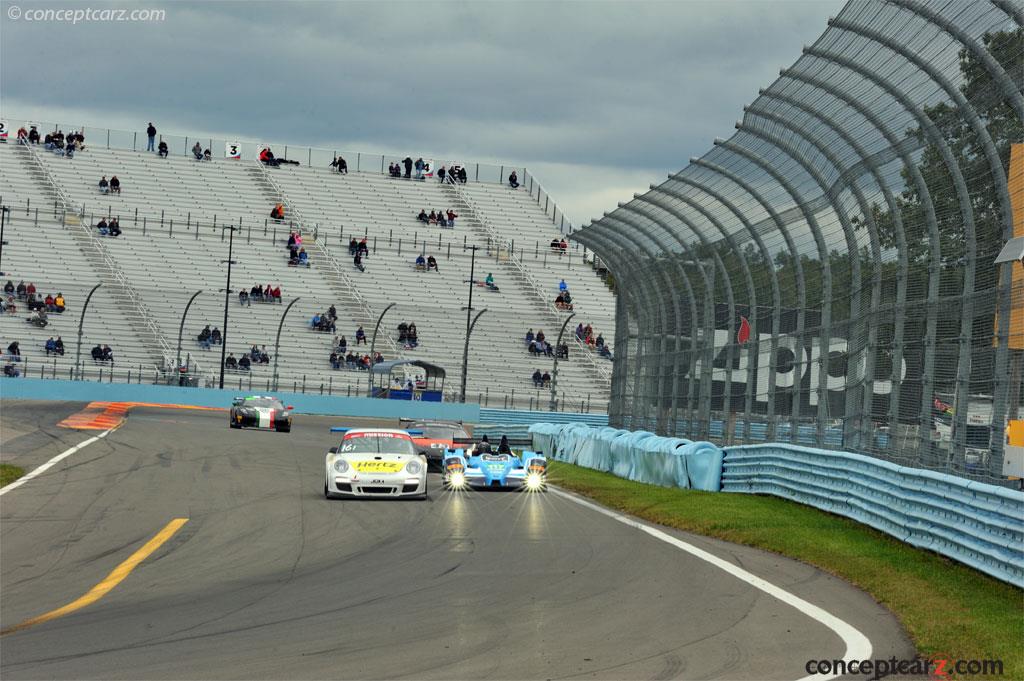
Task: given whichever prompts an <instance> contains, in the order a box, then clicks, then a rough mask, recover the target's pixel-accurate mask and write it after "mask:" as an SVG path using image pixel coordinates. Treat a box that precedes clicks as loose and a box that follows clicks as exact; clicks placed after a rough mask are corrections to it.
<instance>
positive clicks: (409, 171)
mask: <svg viewBox="0 0 1024 681" xmlns="http://www.w3.org/2000/svg"><path fill="white" fill-rule="evenodd" d="M422 160H423V159H420V161H421V162H422ZM402 165H404V166H405V179H407V180H408V179H409V178H410V177H412V159H411V158H409V157H408V156H406V157H405V160H404V161H402Z"/></svg>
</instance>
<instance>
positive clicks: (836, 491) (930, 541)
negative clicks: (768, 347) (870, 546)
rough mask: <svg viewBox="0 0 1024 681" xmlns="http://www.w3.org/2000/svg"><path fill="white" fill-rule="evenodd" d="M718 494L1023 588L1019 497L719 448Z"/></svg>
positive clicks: (881, 470)
mask: <svg viewBox="0 0 1024 681" xmlns="http://www.w3.org/2000/svg"><path fill="white" fill-rule="evenodd" d="M722 491H724V492H744V493H750V494H772V495H775V496H779V497H783V498H786V499H790V500H792V501H797V502H800V503H802V504H807V505H809V506H814V507H815V508H820V509H822V510H825V511H828V512H830V513H835V514H837V515H842V516H845V517H847V518H852V519H854V520H856V521H858V522H861V523H864V524H865V525H870V526H871V527H874V528H875V529H877V530H880V531H882V532H885V533H886V534H890V535H892V536H894V537H896V538H897V539H900V540H901V541H904V542H906V543H908V544H911V545H913V546H918V547H921V548H926V549H930V550H932V551H935V552H936V553H940V554H942V555H944V556H946V557H948V558H952V559H953V560H956V561H959V562H961V563H964V564H966V565H970V566H971V567H973V568H975V569H977V570H980V571H981V572H984V573H986V574H989V575H992V576H993V577H996V578H997V579H1000V580H1003V581H1005V582H1009V583H1011V584H1014V585H1015V586H1018V587H1022V588H1024V493H1021V492H1017V491H1014V490H1009V489H1005V488H1003V487H998V486H995V485H989V484H986V483H981V482H974V481H970V480H965V479H963V478H958V477H956V476H952V475H947V474H945V473H936V472H933V471H929V470H924V469H918V468H907V467H905V466H899V465H897V464H893V463H889V462H887V461H881V460H879V459H875V458H872V457H869V456H863V455H860V454H848V453H845V452H835V451H828V450H823V449H814V448H810V447H799V446H796V445H777V444H767V445H745V446H739V447H727V448H726V454H725V460H724V463H723V469H722Z"/></svg>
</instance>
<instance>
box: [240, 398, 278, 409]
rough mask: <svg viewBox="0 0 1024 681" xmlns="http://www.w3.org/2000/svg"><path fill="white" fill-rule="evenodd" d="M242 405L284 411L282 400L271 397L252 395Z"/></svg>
mask: <svg viewBox="0 0 1024 681" xmlns="http://www.w3.org/2000/svg"><path fill="white" fill-rule="evenodd" d="M239 406H240V407H256V408H258V409H280V410H281V411H284V404H282V403H281V400H275V399H273V398H270V397H252V398H249V399H247V400H245V401H244V402H242V404H240V405H239Z"/></svg>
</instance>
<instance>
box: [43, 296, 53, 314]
mask: <svg viewBox="0 0 1024 681" xmlns="http://www.w3.org/2000/svg"><path fill="white" fill-rule="evenodd" d="M43 305H45V306H46V311H47V312H53V311H54V310H55V309H56V305H54V304H53V296H52V295H50V294H46V299H45V300H43Z"/></svg>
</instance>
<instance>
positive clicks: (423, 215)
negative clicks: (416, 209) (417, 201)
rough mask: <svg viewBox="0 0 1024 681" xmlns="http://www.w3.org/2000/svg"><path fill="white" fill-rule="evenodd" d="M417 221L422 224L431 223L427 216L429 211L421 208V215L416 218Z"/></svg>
mask: <svg viewBox="0 0 1024 681" xmlns="http://www.w3.org/2000/svg"><path fill="white" fill-rule="evenodd" d="M416 219H417V220H419V221H420V222H430V217H429V216H428V215H427V211H426V210H424V209H422V208H420V214H419V215H417V216H416Z"/></svg>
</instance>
